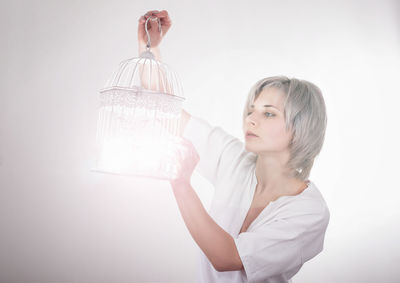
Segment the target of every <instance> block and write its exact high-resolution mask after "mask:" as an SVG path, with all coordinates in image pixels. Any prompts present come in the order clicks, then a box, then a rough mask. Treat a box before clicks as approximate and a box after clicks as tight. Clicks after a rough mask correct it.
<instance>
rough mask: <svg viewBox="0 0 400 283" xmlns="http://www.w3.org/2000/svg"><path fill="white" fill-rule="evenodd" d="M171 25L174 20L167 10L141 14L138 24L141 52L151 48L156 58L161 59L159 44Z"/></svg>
mask: <svg viewBox="0 0 400 283" xmlns="http://www.w3.org/2000/svg"><path fill="white" fill-rule="evenodd" d="M171 25H172V22H171V19H170V17H169V15H168V12H167V11H166V10H162V11H160V12H159V11H158V10H152V11H148V12H147V13H146V14H145V15H144V16H141V17H140V19H139V24H138V45H139V54H142V52H144V51H145V49H146V50H147V51H149V50H150V48H151V49H152V53H153V54H154V55H155V57H156V59H157V60H160V52H159V48H158V46H159V45H160V43H161V40H162V38H163V37H164V36H165V34H166V33H167V32H168V30H169V29H170V27H171Z"/></svg>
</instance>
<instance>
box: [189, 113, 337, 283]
mask: <svg viewBox="0 0 400 283" xmlns="http://www.w3.org/2000/svg"><path fill="white" fill-rule="evenodd" d="M183 137H184V138H186V139H188V140H190V141H191V142H192V144H193V146H194V147H195V149H196V150H197V152H198V154H199V156H200V161H199V163H198V164H197V167H196V170H197V172H199V174H200V175H202V176H203V177H204V178H206V179H207V180H208V181H209V182H211V184H212V185H213V186H214V188H215V190H214V196H213V198H212V201H211V206H210V210H209V214H210V216H211V217H212V218H213V219H214V221H215V222H216V223H217V224H218V225H219V226H221V227H222V228H223V229H224V230H225V231H226V232H228V233H229V234H230V235H231V236H232V237H233V238H234V241H235V243H236V248H237V250H238V253H239V256H240V258H241V260H242V262H243V267H244V270H237V271H225V272H218V271H216V270H215V269H214V267H213V266H212V264H211V263H210V261H209V260H208V258H207V257H206V256H205V254H204V253H203V252H202V250H201V249H199V257H198V263H199V264H198V269H197V277H196V282H197V283H213V282H215V283H239V282H254V283H258V282H263V283H283V282H285V283H286V282H292V281H291V280H290V278H292V277H293V276H294V275H295V274H296V273H297V272H298V271H299V270H300V268H301V267H302V265H303V264H304V263H305V262H306V261H308V260H310V259H312V258H313V257H315V256H316V255H317V254H319V253H320V252H321V251H322V250H323V245H324V237H325V231H326V228H327V226H328V223H329V218H330V213H329V209H328V206H327V204H326V202H325V200H324V198H323V196H322V194H321V193H320V191H319V190H318V188H317V187H316V186H315V184H314V183H313V182H311V181H310V182H309V184H308V187H307V188H306V189H305V190H304V191H303V192H301V193H300V194H298V195H295V196H281V197H279V198H278V199H276V200H275V201H272V202H270V203H269V204H268V205H267V206H266V207H265V208H264V209H263V210H262V211H261V213H260V214H259V215H258V216H257V218H256V219H255V220H254V221H253V222H252V223H251V225H250V226H249V227H248V229H247V231H246V232H242V233H240V234H239V232H240V229H241V227H242V225H243V222H244V220H245V218H246V215H247V212H248V210H249V208H250V205H251V203H252V200H253V196H254V192H255V188H256V185H257V179H256V175H255V165H256V160H257V155H255V154H254V153H252V152H247V151H246V150H245V148H244V144H243V142H242V141H240V140H239V139H238V138H236V137H233V136H231V135H229V134H228V133H226V132H225V131H224V130H223V129H222V128H220V127H213V126H211V125H210V124H209V123H208V122H206V121H205V120H203V119H200V118H198V117H194V116H192V117H191V118H190V120H189V121H188V123H187V125H186V128H185V130H184V133H183Z"/></svg>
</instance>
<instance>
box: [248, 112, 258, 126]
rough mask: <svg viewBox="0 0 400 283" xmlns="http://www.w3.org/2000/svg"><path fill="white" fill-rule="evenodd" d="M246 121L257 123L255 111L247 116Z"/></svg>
mask: <svg viewBox="0 0 400 283" xmlns="http://www.w3.org/2000/svg"><path fill="white" fill-rule="evenodd" d="M246 122H247V123H250V124H252V125H255V124H256V119H255V118H254V115H253V113H251V114H249V115H247V117H246Z"/></svg>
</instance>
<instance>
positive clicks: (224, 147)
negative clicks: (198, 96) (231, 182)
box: [182, 116, 246, 186]
mask: <svg viewBox="0 0 400 283" xmlns="http://www.w3.org/2000/svg"><path fill="white" fill-rule="evenodd" d="M182 136H183V137H184V138H186V139H188V140H190V141H191V142H192V144H193V146H194V148H195V149H196V151H197V153H198V154H199V156H200V161H199V163H198V164H197V167H196V171H198V172H199V173H200V175H202V176H203V177H204V178H206V179H207V180H208V181H209V182H210V183H211V184H213V185H214V186H215V185H216V183H217V180H218V178H219V176H220V175H221V174H232V173H233V172H232V170H233V168H238V166H239V163H240V162H241V161H242V158H243V157H244V156H245V154H246V151H245V149H244V144H243V142H242V141H240V140H239V139H238V138H236V137H234V136H232V135H230V134H228V133H227V132H225V131H224V130H223V129H222V128H221V127H214V126H212V125H210V124H209V123H208V122H207V121H205V120H203V119H200V118H198V117H195V116H191V117H190V119H189V121H188V123H187V124H186V127H185V130H184V132H183V134H182Z"/></svg>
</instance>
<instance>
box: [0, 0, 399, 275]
mask: <svg viewBox="0 0 400 283" xmlns="http://www.w3.org/2000/svg"><path fill="white" fill-rule="evenodd" d="M246 2H247V1H237V2H232V1H228V0H224V1H219V2H216V1H204V0H203V1H196V2H192V1H177V0H169V1H153V0H146V1H134V0H130V1H122V0H121V1H118V0H116V1H104V0H103V1H71V0H68V1H67V0H60V1H48V0H47V1H40V2H39V1H28V0H25V1H23V0H17V1H7V3H5V2H1V4H0V32H1V39H0V40H1V44H0V59H1V61H0V68H1V70H0V71H1V73H0V79H1V82H0V282H1V283H12V282H19V283H21V282H29V283H35V282H40V283H45V282H58V283H63V282H85V283H86V282H97V283H100V282H118V283H124V282H193V281H194V274H195V267H196V256H197V251H198V247H197V245H196V243H195V242H194V241H193V239H192V238H191V235H190V233H189V232H188V230H187V228H186V226H185V224H184V222H183V219H182V218H181V215H180V213H179V210H178V207H177V205H176V202H175V199H174V196H173V193H172V190H171V188H170V186H169V183H167V182H164V181H152V180H146V179H139V178H129V177H117V176H109V175H103V174H98V173H92V172H90V168H91V167H92V166H93V160H94V155H93V154H94V151H93V143H94V139H95V134H96V123H97V106H98V100H99V96H98V90H99V89H100V88H101V87H102V86H103V85H104V83H105V81H106V80H107V79H108V76H109V75H110V74H111V72H112V71H113V70H114V69H115V68H116V67H117V65H118V63H119V62H120V61H121V60H124V59H127V58H131V57H135V56H137V55H138V54H137V20H138V19H139V17H140V16H141V15H143V14H144V13H145V12H147V11H148V10H163V9H166V10H168V12H169V14H170V16H171V19H172V21H173V26H172V28H171V29H170V31H169V32H168V34H167V36H166V37H165V39H164V41H163V42H162V44H161V52H162V60H163V61H164V62H165V63H167V64H169V65H170V66H171V68H173V69H174V70H175V71H177V72H178V73H179V74H180V76H181V78H182V83H183V87H184V90H185V95H186V98H187V100H186V102H185V104H184V107H185V109H186V110H187V111H188V112H190V113H191V114H193V115H197V116H198V117H201V118H203V119H206V120H207V121H208V122H210V123H211V124H213V125H216V126H217V125H218V126H222V127H223V128H224V129H225V130H226V131H227V132H229V133H231V134H233V135H235V136H237V137H240V138H241V139H242V140H243V134H242V132H241V115H242V108H243V105H244V102H245V99H246V96H247V93H248V91H249V89H250V87H251V86H252V85H253V84H254V83H255V82H256V81H258V80H259V79H261V78H264V77H267V76H272V75H287V76H289V77H297V78H300V79H306V80H309V81H311V82H313V83H315V84H316V85H318V86H319V87H320V88H321V89H322V91H323V95H324V98H325V102H326V105H327V111H328V128H327V133H326V141H325V144H324V147H323V150H322V152H321V154H320V155H319V156H318V158H317V160H316V162H315V165H314V168H313V171H312V174H311V176H310V179H311V180H312V181H313V182H314V183H315V184H316V185H317V187H318V188H319V189H320V191H321V192H322V194H323V195H324V197H325V200H326V201H327V203H328V206H329V208H330V212H331V221H330V224H329V226H328V230H327V233H326V240H325V247H324V251H323V252H322V253H321V254H319V255H318V256H317V257H315V258H314V259H312V260H311V261H309V262H307V263H306V264H305V265H304V266H303V268H302V269H301V270H300V272H299V273H298V274H297V275H296V276H295V277H294V278H293V281H294V282H296V283H302V282H303V283H306V282H307V283H313V282H315V283H317V282H325V283H331V282H332V283H333V282H335V283H337V282H356V283H358V282H360V283H361V282H362V283H367V282H371V283H372V282H400V270H399V268H398V267H399V262H400V245H399V240H398V239H400V224H399V223H400V221H399V214H400V212H399V210H400V209H399V201H400V198H399V196H400V193H399V189H400V185H399V178H398V176H399V173H398V170H399V169H400V167H399V158H400V151H399V147H398V146H399V144H400V139H399V134H398V131H399V129H400V128H399V122H400V119H399V118H398V114H399V113H400V111H399V102H400V99H399V94H400V87H399V80H400V11H399V10H400V4H399V1H348V0H347V1H344V0H342V1H266V0H264V1H248V2H247V3H246ZM192 181H193V182H192V184H193V186H194V188H195V190H196V191H197V192H198V194H199V196H200V198H201V199H202V200H203V202H204V205H205V206H206V207H208V205H209V204H210V200H211V197H212V192H213V188H212V186H211V185H210V184H209V183H207V182H206V181H205V180H204V179H202V177H201V176H200V175H198V174H197V173H196V172H195V173H194V176H193V180H192Z"/></svg>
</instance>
